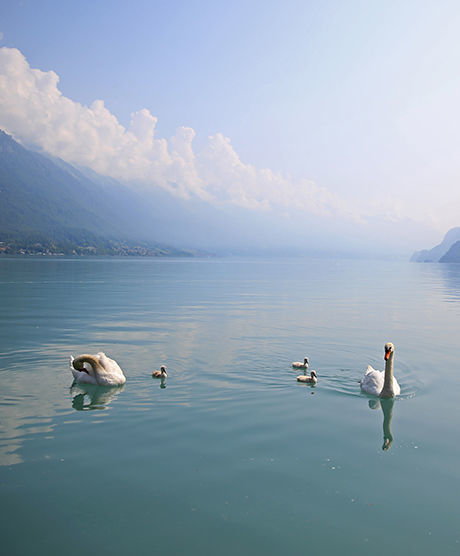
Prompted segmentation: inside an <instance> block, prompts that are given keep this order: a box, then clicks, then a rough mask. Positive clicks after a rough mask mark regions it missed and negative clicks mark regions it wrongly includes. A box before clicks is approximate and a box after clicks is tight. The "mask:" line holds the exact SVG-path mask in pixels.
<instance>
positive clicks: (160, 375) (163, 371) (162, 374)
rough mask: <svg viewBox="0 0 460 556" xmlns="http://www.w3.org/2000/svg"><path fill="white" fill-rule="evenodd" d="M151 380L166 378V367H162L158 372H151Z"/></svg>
mask: <svg viewBox="0 0 460 556" xmlns="http://www.w3.org/2000/svg"><path fill="white" fill-rule="evenodd" d="M152 376H153V378H166V377H167V376H168V373H167V372H166V367H165V366H164V365H162V366H161V367H160V370H159V371H153V373H152Z"/></svg>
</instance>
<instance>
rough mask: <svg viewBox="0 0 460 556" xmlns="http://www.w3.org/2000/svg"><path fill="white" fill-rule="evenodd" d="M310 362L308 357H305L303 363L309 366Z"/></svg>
mask: <svg viewBox="0 0 460 556" xmlns="http://www.w3.org/2000/svg"><path fill="white" fill-rule="evenodd" d="M308 363H309V361H308V357H304V360H303V364H304V365H306V366H307V367H308Z"/></svg>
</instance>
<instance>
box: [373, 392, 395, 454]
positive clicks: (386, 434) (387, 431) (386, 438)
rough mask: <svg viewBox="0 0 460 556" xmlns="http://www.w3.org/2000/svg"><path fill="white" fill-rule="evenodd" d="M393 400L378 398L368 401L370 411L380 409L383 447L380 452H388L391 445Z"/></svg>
mask: <svg viewBox="0 0 460 556" xmlns="http://www.w3.org/2000/svg"><path fill="white" fill-rule="evenodd" d="M394 403H395V400H394V398H380V399H378V400H369V407H370V408H371V409H378V408H379V407H381V408H382V412H383V445H382V450H385V451H386V450H389V449H390V448H391V445H392V444H393V435H392V434H391V420H392V418H393V406H394Z"/></svg>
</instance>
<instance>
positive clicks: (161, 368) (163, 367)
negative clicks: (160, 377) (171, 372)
mask: <svg viewBox="0 0 460 556" xmlns="http://www.w3.org/2000/svg"><path fill="white" fill-rule="evenodd" d="M160 371H161V372H162V373H165V372H166V367H165V365H161V367H160Z"/></svg>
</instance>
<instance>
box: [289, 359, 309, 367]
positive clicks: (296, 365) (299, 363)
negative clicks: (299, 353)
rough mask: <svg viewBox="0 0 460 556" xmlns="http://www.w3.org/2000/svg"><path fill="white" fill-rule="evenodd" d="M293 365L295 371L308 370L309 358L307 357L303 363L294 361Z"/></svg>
mask: <svg viewBox="0 0 460 556" xmlns="http://www.w3.org/2000/svg"><path fill="white" fill-rule="evenodd" d="M291 365H292V366H293V367H294V369H308V357H305V358H304V360H303V363H302V362H301V361H293V362H292V363H291Z"/></svg>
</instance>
